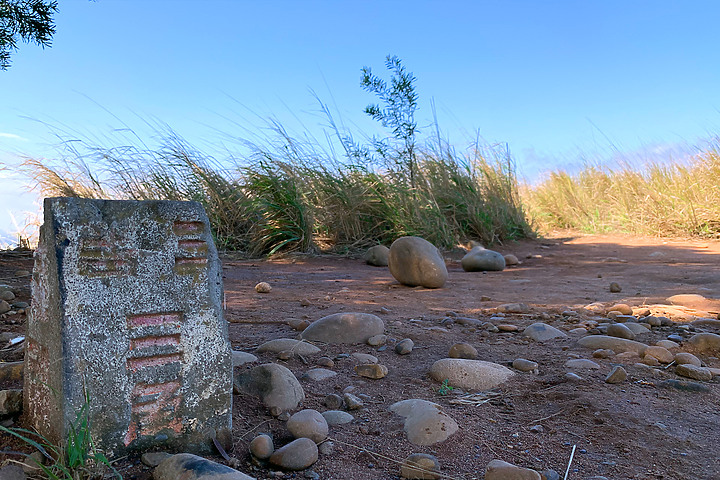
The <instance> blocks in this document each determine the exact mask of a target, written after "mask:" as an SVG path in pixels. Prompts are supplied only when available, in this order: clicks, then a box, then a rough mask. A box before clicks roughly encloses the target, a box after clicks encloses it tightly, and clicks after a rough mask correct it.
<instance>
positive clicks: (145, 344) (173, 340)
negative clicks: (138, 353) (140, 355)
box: [130, 333, 180, 350]
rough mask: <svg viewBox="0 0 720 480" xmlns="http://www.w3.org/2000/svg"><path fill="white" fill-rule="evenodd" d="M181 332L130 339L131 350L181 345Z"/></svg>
mask: <svg viewBox="0 0 720 480" xmlns="http://www.w3.org/2000/svg"><path fill="white" fill-rule="evenodd" d="M179 344H180V334H179V333H177V334H174V335H158V336H156V337H150V336H148V337H140V338H131V339H130V350H135V349H138V348H149V347H162V346H165V345H179Z"/></svg>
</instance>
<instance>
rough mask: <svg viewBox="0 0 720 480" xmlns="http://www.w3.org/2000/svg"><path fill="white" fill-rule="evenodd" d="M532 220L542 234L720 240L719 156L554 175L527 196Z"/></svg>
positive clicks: (525, 193)
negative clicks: (560, 231)
mask: <svg viewBox="0 0 720 480" xmlns="http://www.w3.org/2000/svg"><path fill="white" fill-rule="evenodd" d="M523 200H524V203H525V205H526V207H527V210H528V213H529V215H530V216H531V217H532V219H533V221H534V222H535V224H536V225H538V226H539V227H540V228H541V229H544V230H549V229H553V228H570V229H576V230H580V231H583V232H587V233H607V232H620V233H629V234H641V235H654V236H688V235H690V236H693V235H698V236H707V237H718V236H720V150H718V147H717V146H714V147H711V148H710V149H708V150H706V151H705V152H702V153H700V154H698V155H696V156H695V157H694V158H692V159H691V160H689V161H687V162H679V163H678V162H676V163H672V164H659V163H655V164H650V165H647V166H645V167H644V168H642V169H638V168H632V167H629V166H626V167H624V168H621V169H616V170H612V169H609V168H601V167H595V166H587V167H585V168H584V169H583V170H582V171H580V172H579V173H577V174H575V175H570V174H568V173H566V172H554V173H551V174H550V175H549V176H548V177H547V178H546V179H545V180H544V181H543V182H542V183H541V184H540V185H538V186H537V187H534V188H525V189H524V190H523Z"/></svg>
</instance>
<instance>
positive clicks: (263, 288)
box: [255, 282, 272, 293]
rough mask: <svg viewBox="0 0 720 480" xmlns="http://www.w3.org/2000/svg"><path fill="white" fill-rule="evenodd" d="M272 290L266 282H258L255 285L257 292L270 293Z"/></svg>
mask: <svg viewBox="0 0 720 480" xmlns="http://www.w3.org/2000/svg"><path fill="white" fill-rule="evenodd" d="M271 290H272V287H271V286H270V284H269V283H267V282H260V283H258V284H257V285H255V291H256V292H258V293H270V291H271Z"/></svg>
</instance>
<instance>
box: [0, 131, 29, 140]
mask: <svg viewBox="0 0 720 480" xmlns="http://www.w3.org/2000/svg"><path fill="white" fill-rule="evenodd" d="M0 138H9V139H11V140H18V141H20V142H27V141H28V139H27V138H25V137H21V136H20V135H15V134H14V133H5V132H0Z"/></svg>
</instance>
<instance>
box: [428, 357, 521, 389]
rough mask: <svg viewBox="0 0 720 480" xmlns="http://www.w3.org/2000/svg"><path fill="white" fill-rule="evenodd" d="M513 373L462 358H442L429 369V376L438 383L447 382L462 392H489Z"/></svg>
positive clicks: (492, 364)
mask: <svg viewBox="0 0 720 480" xmlns="http://www.w3.org/2000/svg"><path fill="white" fill-rule="evenodd" d="M513 375H514V373H513V371H512V370H510V369H509V368H507V367H503V366H502V365H498V364H497V363H492V362H486V361H483V360H468V359H464V358H443V359H440V360H438V361H436V362H435V363H433V365H432V367H430V376H431V377H432V378H433V379H434V380H436V381H438V382H444V381H445V380H447V381H448V384H450V385H452V386H453V387H459V388H462V389H463V390H490V389H491V388H495V387H497V386H498V385H500V384H501V383H503V382H505V381H506V380H508V379H509V378H510V377H512V376H513Z"/></svg>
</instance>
